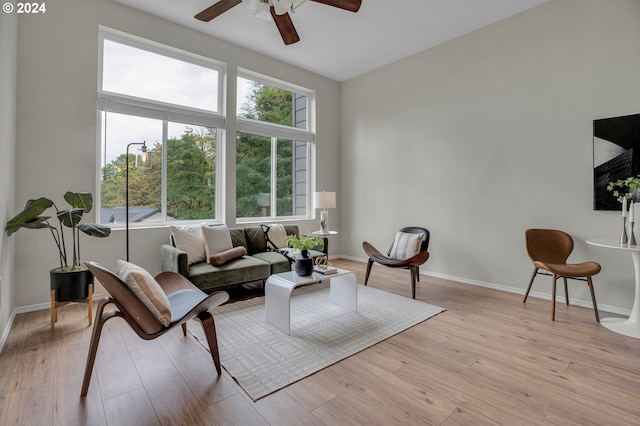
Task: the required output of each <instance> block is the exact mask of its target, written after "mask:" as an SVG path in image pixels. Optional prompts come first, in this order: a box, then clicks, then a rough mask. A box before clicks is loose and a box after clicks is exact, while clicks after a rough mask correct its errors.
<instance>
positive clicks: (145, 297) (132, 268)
mask: <svg viewBox="0 0 640 426" xmlns="http://www.w3.org/2000/svg"><path fill="white" fill-rule="evenodd" d="M116 275H117V276H118V278H120V279H121V280H122V281H123V282H124V283H125V284H126V285H127V287H129V289H130V290H131V291H132V292H133V294H135V295H136V297H137V298H138V299H140V301H141V302H142V303H143V304H144V306H146V307H147V308H148V309H149V310H150V311H151V313H152V314H153V315H154V316H155V317H156V318H158V321H160V324H162V325H164V326H165V327H167V326H168V325H169V323H170V322H171V305H170V304H169V299H168V298H167V295H166V294H165V293H164V291H163V290H162V287H160V284H158V282H157V281H156V279H155V278H153V275H151V274H150V273H149V272H147V271H146V270H145V269H143V268H141V267H140V266H138V265H134V264H133V263H129V262H125V261H124V260H118V267H117V268H116Z"/></svg>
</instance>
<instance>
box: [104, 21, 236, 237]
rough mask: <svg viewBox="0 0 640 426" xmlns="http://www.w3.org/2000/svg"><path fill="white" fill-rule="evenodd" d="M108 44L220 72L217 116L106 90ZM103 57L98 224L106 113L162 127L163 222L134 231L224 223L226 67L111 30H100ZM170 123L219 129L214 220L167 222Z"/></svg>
mask: <svg viewBox="0 0 640 426" xmlns="http://www.w3.org/2000/svg"><path fill="white" fill-rule="evenodd" d="M105 40H108V41H111V42H115V43H120V44H123V45H126V46H129V47H133V48H136V49H141V50H144V51H148V52H152V53H155V54H158V55H162V56H166V57H169V58H172V59H176V60H180V61H183V62H187V63H191V64H195V65H198V66H201V67H205V68H209V69H213V70H216V71H217V72H218V87H217V93H218V97H217V106H216V109H217V111H216V112H213V111H208V110H203V109H199V108H193V107H187V106H183V105H176V104H170V103H167V102H162V101H156V100H152V99H144V98H139V97H136V96H129V95H124V94H120V93H114V92H109V91H106V90H102V84H103V71H104V62H103V61H104V41H105ZM98 50H99V55H98V88H97V94H98V101H97V117H98V127H97V133H98V134H97V144H98V148H99V149H98V154H99V155H97V156H96V162H97V167H96V174H97V180H96V194H97V196H96V197H95V200H94V201H95V207H96V208H95V212H96V223H98V222H99V221H100V212H101V209H102V206H101V202H102V178H101V171H102V167H103V164H102V163H103V161H104V160H105V159H104V158H103V152H102V137H103V127H104V123H103V119H102V117H103V113H104V114H106V113H109V112H111V113H118V114H126V115H131V116H137V117H142V118H150V119H155V120H160V121H161V124H162V146H163V150H162V155H163V164H164V165H165V167H163V169H162V172H161V185H162V188H161V200H160V204H161V220H160V221H158V222H147V223H145V222H140V223H129V227H130V228H145V227H147V228H156V227H164V226H169V225H174V224H188V223H201V222H202V221H207V222H211V223H224V212H225V208H224V205H223V204H224V193H225V188H224V185H223V181H224V176H223V170H224V156H225V153H224V151H225V150H224V146H225V124H226V120H225V115H224V114H223V111H224V105H225V91H224V82H225V80H226V66H225V64H224V63H222V62H218V61H215V60H213V59H210V58H206V57H203V56H200V55H196V54H194V53H191V52H187V51H183V50H179V49H176V48H173V47H171V46H166V45H162V44H160V43H156V42H153V41H150V40H146V39H142V38H138V37H135V36H132V35H129V34H125V33H121V32H119V31H116V30H112V29H110V28H106V27H102V26H100V29H99V48H98ZM169 122H173V123H179V124H184V125H187V126H201V127H210V128H213V129H215V132H216V164H215V177H214V179H215V211H214V217H210V218H202V219H193V220H172V221H168V220H167V182H168V176H167V167H166V164H167V140H168V126H169ZM105 225H107V226H111V227H112V228H114V229H118V228H120V227H124V224H115V225H110V224H105Z"/></svg>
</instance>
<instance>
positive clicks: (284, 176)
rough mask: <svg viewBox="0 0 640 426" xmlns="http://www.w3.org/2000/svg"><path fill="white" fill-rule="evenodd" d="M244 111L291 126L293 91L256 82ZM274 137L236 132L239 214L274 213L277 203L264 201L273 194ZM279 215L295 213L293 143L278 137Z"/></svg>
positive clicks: (257, 214)
mask: <svg viewBox="0 0 640 426" xmlns="http://www.w3.org/2000/svg"><path fill="white" fill-rule="evenodd" d="M241 115H242V116H243V117H246V118H251V119H254V120H260V121H266V122H269V123H275V124H282V125H285V126H291V125H292V123H293V97H292V93H291V92H289V91H287V90H284V89H279V88H276V87H271V86H266V85H263V84H260V83H254V84H253V86H252V90H251V93H250V94H249V97H248V101H247V102H245V103H244V104H243V105H242V108H241ZM271 161H272V153H271V138H270V137H266V136H258V135H251V134H247V133H238V134H237V136H236V215H237V217H260V216H270V215H271V213H272V212H271V209H272V208H273V206H265V205H262V204H263V203H261V201H262V199H263V198H264V197H265V195H264V194H271V191H272V188H271ZM275 161H276V187H275V188H273V190H275V191H276V206H277V208H276V215H277V216H290V215H292V214H293V201H294V200H293V170H294V167H293V166H294V158H293V143H292V142H290V141H282V140H279V141H278V145H277V149H276V159H275Z"/></svg>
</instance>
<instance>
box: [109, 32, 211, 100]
mask: <svg viewBox="0 0 640 426" xmlns="http://www.w3.org/2000/svg"><path fill="white" fill-rule="evenodd" d="M102 63H103V72H102V90H104V91H108V92H114V93H121V94H123V95H129V96H135V97H138V98H143V99H150V100H154V101H160V102H167V103H170V104H175V105H182V106H187V107H191V108H198V109H204V110H207V111H216V112H217V111H218V77H219V76H218V71H217V70H215V69H211V68H206V67H203V66H199V65H195V64H192V63H190V62H185V61H181V60H178V59H173V58H170V57H167V56H163V55H159V54H156V53H151V52H148V51H146V50H142V49H137V48H135V47H130V46H127V45H124V44H120V43H116V42H114V41H111V40H104V56H103V61H102Z"/></svg>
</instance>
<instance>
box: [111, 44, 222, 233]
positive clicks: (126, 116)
mask: <svg viewBox="0 0 640 426" xmlns="http://www.w3.org/2000/svg"><path fill="white" fill-rule="evenodd" d="M101 53H102V55H101V65H102V66H101V70H100V71H101V72H100V87H99V91H98V96H99V109H100V123H101V138H100V139H101V149H100V152H101V159H100V169H101V173H100V188H99V193H100V194H99V197H98V199H99V204H100V217H99V221H100V222H101V223H124V221H125V219H126V213H125V204H126V190H127V189H128V192H129V218H128V219H129V223H131V224H135V223H140V222H144V223H156V224H158V223H165V222H170V221H176V220H203V219H208V220H216V219H218V218H219V217H220V214H219V212H220V210H221V209H220V202H219V194H220V193H221V191H220V190H219V182H220V178H219V176H218V171H219V169H220V167H219V157H220V156H219V155H218V151H219V149H220V146H219V145H220V144H218V139H219V130H218V129H221V128H223V127H224V116H223V115H222V114H221V113H220V111H221V110H222V107H221V105H222V99H221V97H220V95H219V94H220V93H221V92H222V90H221V84H222V68H221V66H220V65H218V64H216V63H214V62H212V61H210V60H207V59H204V58H201V57H197V56H195V55H189V54H187V53H185V52H176V51H174V50H172V49H170V48H167V47H163V46H158V45H155V44H151V43H145V42H142V41H137V40H132V39H130V38H125V37H122V36H120V35H117V34H113V33H110V32H104V33H102V34H101ZM143 142H144V143H145V144H146V147H147V148H148V154H147V155H149V156H150V158H151V168H146V167H139V166H140V164H138V162H137V156H138V155H139V154H141V152H140V148H141V144H142V143H143ZM127 147H129V157H128V158H127ZM127 162H128V169H129V173H128V180H129V184H128V187H127V185H126V183H125V182H126V177H127V176H125V173H126V170H127Z"/></svg>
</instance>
